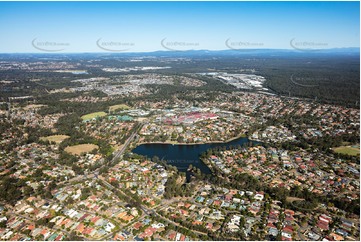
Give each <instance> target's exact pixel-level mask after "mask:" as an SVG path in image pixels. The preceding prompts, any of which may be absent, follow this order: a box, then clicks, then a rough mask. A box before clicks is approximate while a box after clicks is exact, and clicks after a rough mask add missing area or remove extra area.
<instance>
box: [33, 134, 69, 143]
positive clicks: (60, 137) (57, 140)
mask: <svg viewBox="0 0 361 242" xmlns="http://www.w3.org/2000/svg"><path fill="white" fill-rule="evenodd" d="M69 137H70V136H68V135H51V136H47V137H40V139H41V140H44V141H49V142H55V143H57V144H59V143H61V142H62V141H63V140H65V139H67V138H69Z"/></svg>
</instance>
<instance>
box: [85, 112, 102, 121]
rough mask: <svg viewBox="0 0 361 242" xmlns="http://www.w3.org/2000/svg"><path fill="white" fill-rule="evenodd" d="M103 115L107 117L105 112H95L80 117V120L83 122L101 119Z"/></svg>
mask: <svg viewBox="0 0 361 242" xmlns="http://www.w3.org/2000/svg"><path fill="white" fill-rule="evenodd" d="M105 115H107V114H106V113H105V112H96V113H89V114H86V115H83V116H81V118H82V119H83V120H90V119H93V118H97V117H103V116H105Z"/></svg>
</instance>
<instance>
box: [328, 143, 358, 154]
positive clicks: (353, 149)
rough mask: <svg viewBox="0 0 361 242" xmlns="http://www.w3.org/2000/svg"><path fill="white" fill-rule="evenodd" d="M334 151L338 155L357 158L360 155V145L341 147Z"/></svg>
mask: <svg viewBox="0 0 361 242" xmlns="http://www.w3.org/2000/svg"><path fill="white" fill-rule="evenodd" d="M333 150H334V151H335V152H337V153H341V154H346V155H354V156H357V155H359V154H360V145H347V146H339V147H336V148H333Z"/></svg>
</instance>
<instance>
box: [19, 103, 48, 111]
mask: <svg viewBox="0 0 361 242" xmlns="http://www.w3.org/2000/svg"><path fill="white" fill-rule="evenodd" d="M45 106H47V105H43V104H29V105H28V106H26V107H24V109H25V110H30V109H37V108H42V107H45Z"/></svg>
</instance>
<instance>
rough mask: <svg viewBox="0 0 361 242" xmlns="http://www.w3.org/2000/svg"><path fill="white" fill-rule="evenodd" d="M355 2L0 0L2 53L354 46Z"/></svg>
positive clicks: (357, 39) (357, 6)
mask: <svg viewBox="0 0 361 242" xmlns="http://www.w3.org/2000/svg"><path fill="white" fill-rule="evenodd" d="M359 43H360V3H359V2H0V53H37V52H60V53H61V52H63V53H70V52H78V53H82V52H107V51H109V52H123V51H124V52H148V51H157V50H163V51H166V50H190V49H197V50H200V49H202V50H205V49H207V50H226V49H263V48H265V49H303V48H305V49H324V48H342V47H359V46H360V45H359Z"/></svg>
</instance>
